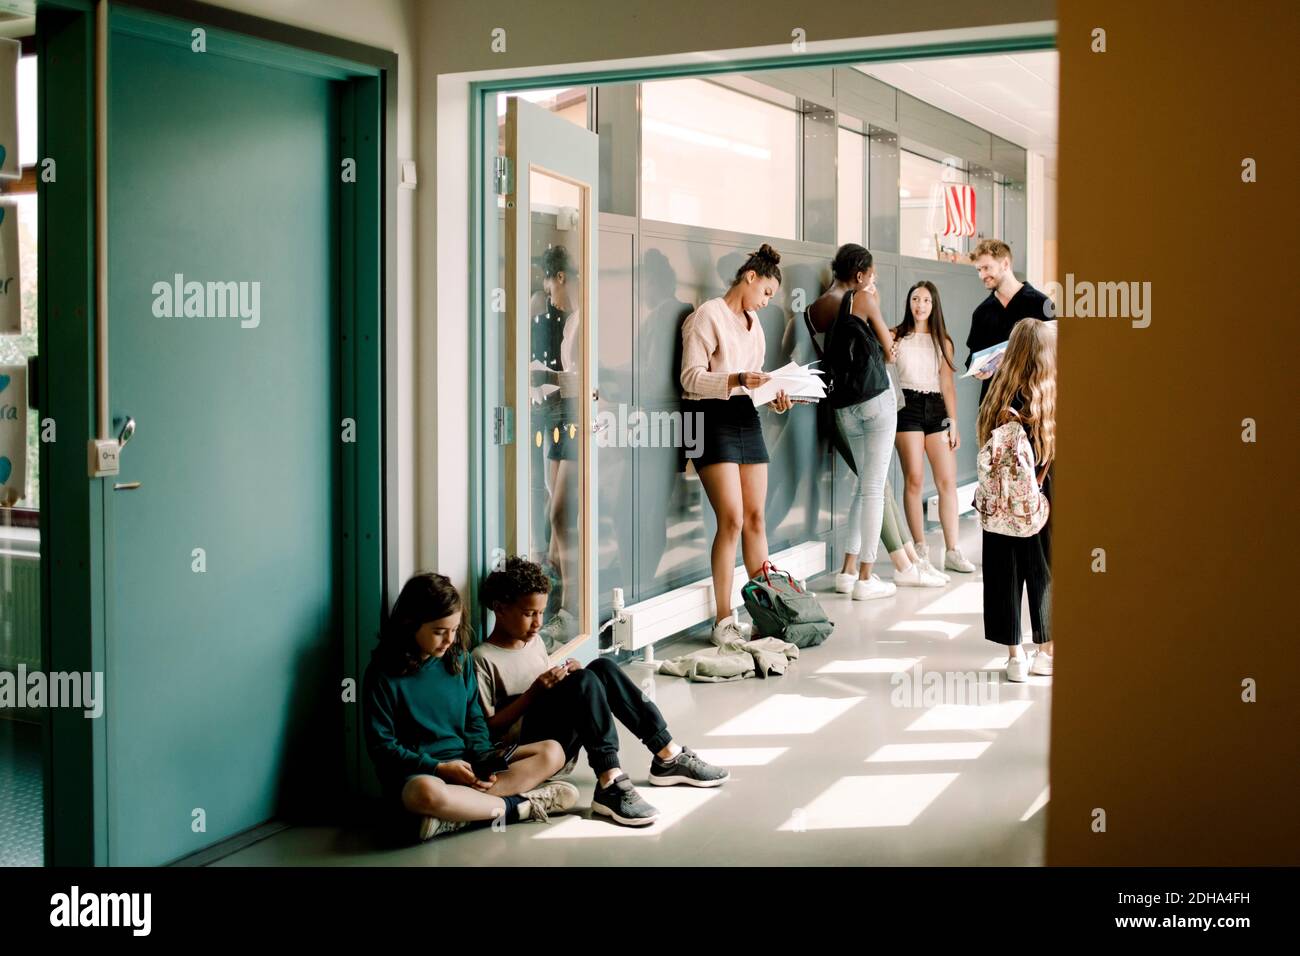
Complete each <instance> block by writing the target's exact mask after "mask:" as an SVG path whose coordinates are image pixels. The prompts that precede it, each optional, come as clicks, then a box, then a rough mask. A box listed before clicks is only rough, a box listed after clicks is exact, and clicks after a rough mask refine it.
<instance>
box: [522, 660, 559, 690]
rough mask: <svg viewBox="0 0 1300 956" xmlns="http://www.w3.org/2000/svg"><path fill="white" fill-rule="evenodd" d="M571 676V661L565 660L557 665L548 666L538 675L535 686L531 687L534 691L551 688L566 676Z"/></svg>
mask: <svg viewBox="0 0 1300 956" xmlns="http://www.w3.org/2000/svg"><path fill="white" fill-rule="evenodd" d="M568 676H569V663H568V661H565V662H564V663H563V664H559V665H557V666H555V667H550V668H547V669H546V670H544V671H542V672H541V673H540V674H538V675H537V680H535V681H533V686H532V687H531V688H529V690H532V691H538V690H550V689H551V688H552V687H554V686H555V685H556V684H558V683H559V682H560V681H562V680H564V678H566V677H568Z"/></svg>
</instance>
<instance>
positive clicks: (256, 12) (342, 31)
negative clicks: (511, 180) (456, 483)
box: [209, 0, 433, 601]
mask: <svg viewBox="0 0 1300 956" xmlns="http://www.w3.org/2000/svg"><path fill="white" fill-rule="evenodd" d="M209 2H212V3H215V4H216V5H217V6H222V7H226V8H227V9H230V10H237V11H239V12H241V13H247V14H251V15H253V16H258V17H265V18H266V19H268V20H276V21H278V22H280V23H285V24H289V25H291V26H296V27H302V28H303V29H306V30H313V31H315V32H317V33H325V34H329V35H330V36H335V37H339V38H342V39H345V40H352V41H354V42H356V43H364V44H366V45H367V46H373V47H379V48H380V49H384V50H390V51H392V52H393V53H396V54H397V59H398V64H397V156H398V159H399V160H400V159H413V158H415V155H416V148H417V140H416V133H417V127H416V90H417V89H418V85H417V83H416V57H415V50H414V43H415V36H416V24H415V17H416V11H415V8H416V6H417V4H416V2H415V0H366V2H364V3H358V2H357V0H209ZM389 172H390V174H392V175H394V176H395V175H396V174H397V170H390V171H389ZM425 172H426V171H424V170H421V171H420V179H421V181H422V185H421V187H420V188H425V189H431V188H432V183H433V175H432V170H428V171H427V173H428V174H427V175H426V174H425ZM416 197H417V193H416V192H413V191H412V190H409V189H399V190H397V224H396V228H397V249H396V255H397V290H396V291H397V296H396V298H397V322H396V326H397V340H396V341H395V342H389V343H388V350H389V353H390V359H389V369H390V373H391V372H393V371H395V372H396V379H397V381H396V383H395V395H396V402H395V406H396V407H392V408H389V410H388V414H389V417H390V423H389V434H388V440H389V442H390V443H394V444H395V446H396V460H397V475H396V476H395V479H396V480H395V482H393V484H395V485H396V491H397V500H396V501H395V502H394V501H392V500H390V501H389V503H388V507H389V510H390V512H392V509H394V508H396V513H395V514H393V515H391V518H390V525H389V526H390V528H391V529H392V531H393V532H394V534H393V537H395V540H392V541H390V542H389V555H388V560H389V569H388V589H389V600H390V601H391V600H392V599H394V598H396V597H397V590H398V588H400V586H401V583H402V582H403V581H405V580H406V578H407V577H408V576H409V575H410V574H411V572H412V571H414V570H415V568H416V553H417V551H416V547H417V541H416V532H417V528H418V521H417V517H416V515H417V511H416V508H417V503H416V499H415V487H416V481H415V476H416V470H415V469H416V407H415V380H416V354H417V353H416V341H417V335H416V318H415V316H416V313H415V262H416V259H415V253H416V243H415V208H416ZM390 394H392V392H390ZM390 481H392V479H390ZM390 487H391V485H390Z"/></svg>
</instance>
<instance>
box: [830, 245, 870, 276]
mask: <svg viewBox="0 0 1300 956" xmlns="http://www.w3.org/2000/svg"><path fill="white" fill-rule="evenodd" d="M870 269H871V253H870V252H868V251H867V248H866V246H860V245H858V244H857V243H856V242H846V243H844V245H842V246H840V247H839V248H838V249H836V250H835V258H834V259H832V260H831V274H832V275H834V276H835V278H837V279H839V280H840V281H841V282H851V281H853V278H854V277H855V276H856V275H857V274H858V273H859V272H868V271H870Z"/></svg>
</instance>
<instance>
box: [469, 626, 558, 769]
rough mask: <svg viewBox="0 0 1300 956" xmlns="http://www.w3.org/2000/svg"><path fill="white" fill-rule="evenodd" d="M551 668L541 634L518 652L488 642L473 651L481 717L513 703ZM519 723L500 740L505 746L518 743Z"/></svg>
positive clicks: (511, 727)
mask: <svg viewBox="0 0 1300 956" xmlns="http://www.w3.org/2000/svg"><path fill="white" fill-rule="evenodd" d="M550 666H551V659H550V657H548V656H547V654H546V643H545V642H544V641H543V640H542V638H541V636H540V635H539V636H537V637H534V638H533V639H532V640H531V641H529V642H528V643H527V644H525V645H524V646H523V647H521V648H519V649H518V650H511V649H510V648H507V647H499V646H497V645H496V644H492V643H490V642H488V641H484V642H483V643H482V644H480V645H479V646H478V647H476V648H474V671H475V673H476V674H477V676H478V697H479V701H480V702H481V703H482V704H483V714H484V716H486V717H491V716H492V715H493V714H495V713H496V712H497V711H498V710H500V709H502V708H503V707H509V706H510V705H511V704H513V703H514V702H515V698H516V697H518V696H519V695H520V694H522V693H523V692H524V691H526V690H528V688H529V687H531V686H532V684H533V681H535V680H537V677H538V675H539V674H541V673H542V671H544V670H546V669H547V668H548V667H550ZM522 724H523V718H522V717H521V718H520V719H519V720H516V721H515V722H514V723H513V724H511V725H510V728H509V729H508V730H507V731H506V732H505V733H504V734H503V735H501V737H500V738H499V739H501V740H503V741H505V743H506V744H508V745H509V744H516V743H518V742H519V729H520V726H521V725H522ZM494 736H495V735H494Z"/></svg>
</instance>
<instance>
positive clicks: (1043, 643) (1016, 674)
mask: <svg viewBox="0 0 1300 956" xmlns="http://www.w3.org/2000/svg"><path fill="white" fill-rule="evenodd" d="M1008 422H1019V424H1020V426H1021V427H1022V428H1023V429H1024V430H1025V435H1026V437H1027V438H1028V439H1029V444H1030V447H1031V448H1032V449H1033V452H1034V466H1035V477H1036V478H1037V480H1038V484H1039V486H1040V487H1041V488H1042V491H1043V494H1044V496H1046V498H1047V501H1048V503H1049V506H1050V503H1051V498H1052V491H1051V482H1052V479H1051V468H1052V462H1053V461H1054V460H1055V458H1056V323H1055V322H1043V321H1041V320H1039V319H1021V320H1020V321H1019V322H1017V323H1016V326H1015V328H1014V329H1013V330H1012V332H1011V339H1010V341H1009V342H1008V344H1007V351H1006V355H1005V356H1004V357H1003V359H1002V364H1001V366H1000V367H999V368H998V370H997V372H996V373H994V375H993V380H992V381H991V382H990V383H989V390H988V394H987V395H986V396H985V398H984V401H983V403H982V404H981V405H980V413H979V418H978V420H977V422H976V426H975V431H976V436H977V438H978V440H979V443H980V447H981V448H982V447H983V446H984V444H985V443H986V442H988V440H989V437H990V436H991V435H992V434H993V431H994V429H996V428H998V427H1000V426H1002V425H1005V424H1007V423H1008ZM983 543H984V556H983V564H984V637H985V638H986V639H987V640H990V641H993V642H994V643H996V644H1001V645H1003V646H1005V647H1006V648H1007V655H1008V656H1007V679H1008V680H1011V681H1023V680H1024V679H1025V675H1026V672H1028V673H1030V674H1035V675H1040V676H1050V675H1051V673H1052V652H1053V648H1052V630H1051V585H1052V564H1051V562H1052V537H1051V517H1050V511H1049V517H1048V519H1047V523H1046V524H1044V525H1043V527H1042V529H1041V530H1039V531H1038V533H1036V534H1034V535H1031V536H1029V537H1011V536H1009V535H1004V534H997V533H995V532H992V531H989V530H988V529H987V528H986V529H985V530H984V532H983ZM1026 589H1028V592H1029V618H1030V624H1031V629H1032V636H1033V642H1034V645H1035V647H1036V648H1037V653H1036V654H1035V655H1034V658H1033V662H1032V664H1030V663H1029V661H1028V659H1027V657H1026V655H1025V654H1024V652H1023V651H1022V650H1021V648H1020V642H1021V637H1020V603H1021V596H1022V594H1023V593H1024V592H1025V590H1026ZM1027 665H1028V666H1027Z"/></svg>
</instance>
